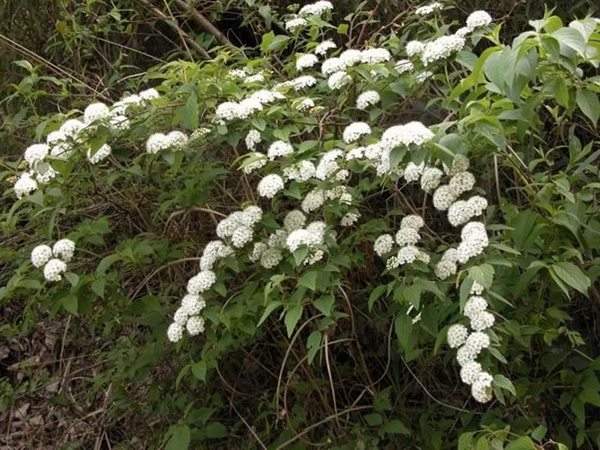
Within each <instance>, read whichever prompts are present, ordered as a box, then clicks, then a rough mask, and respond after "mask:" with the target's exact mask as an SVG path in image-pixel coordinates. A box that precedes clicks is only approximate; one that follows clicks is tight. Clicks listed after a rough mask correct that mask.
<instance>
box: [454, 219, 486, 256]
mask: <svg viewBox="0 0 600 450" xmlns="http://www.w3.org/2000/svg"><path fill="white" fill-rule="evenodd" d="M488 244H489V240H488V236H487V231H486V229H485V225H483V224H482V223H481V222H469V223H468V224H466V225H465V226H464V227H463V229H462V231H461V243H460V244H459V245H458V247H457V249H456V250H457V255H458V261H459V262H460V263H461V264H464V263H466V262H467V261H468V260H469V259H471V258H473V257H475V256H478V255H480V254H481V253H483V250H484V249H485V248H486V247H487V246H488Z"/></svg>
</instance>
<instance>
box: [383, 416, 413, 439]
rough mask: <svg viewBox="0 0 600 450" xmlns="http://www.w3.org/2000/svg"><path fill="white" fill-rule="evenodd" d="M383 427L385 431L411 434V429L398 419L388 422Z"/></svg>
mask: <svg viewBox="0 0 600 450" xmlns="http://www.w3.org/2000/svg"><path fill="white" fill-rule="evenodd" d="M381 429H382V431H383V432H385V433H388V434H403V435H405V436H410V435H411V431H410V429H409V428H408V427H407V426H406V425H404V423H403V422H402V421H401V420H398V419H393V420H390V421H389V422H386V423H385V424H384V425H383V427H381Z"/></svg>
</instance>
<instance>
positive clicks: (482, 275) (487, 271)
mask: <svg viewBox="0 0 600 450" xmlns="http://www.w3.org/2000/svg"><path fill="white" fill-rule="evenodd" d="M469 277H471V279H472V280H473V281H477V282H478V283H479V284H480V285H482V286H483V287H484V288H486V289H489V288H490V287H491V286H492V283H493V282H494V267H492V266H491V265H490V264H481V265H480V266H473V267H471V268H470V269H469Z"/></svg>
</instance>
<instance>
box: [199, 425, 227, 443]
mask: <svg viewBox="0 0 600 450" xmlns="http://www.w3.org/2000/svg"><path fill="white" fill-rule="evenodd" d="M204 433H205V434H206V437H207V438H209V439H220V438H224V437H225V436H227V428H225V425H223V424H222V423H220V422H210V423H208V424H207V425H206V427H205V428H204Z"/></svg>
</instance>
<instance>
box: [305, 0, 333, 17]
mask: <svg viewBox="0 0 600 450" xmlns="http://www.w3.org/2000/svg"><path fill="white" fill-rule="evenodd" d="M329 11H333V4H332V3H331V2H328V1H324V0H320V1H317V2H315V3H311V4H309V5H305V6H303V7H302V8H300V11H298V14H299V15H300V16H301V17H308V16H319V17H320V16H322V15H323V14H325V13H326V12H329Z"/></svg>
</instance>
